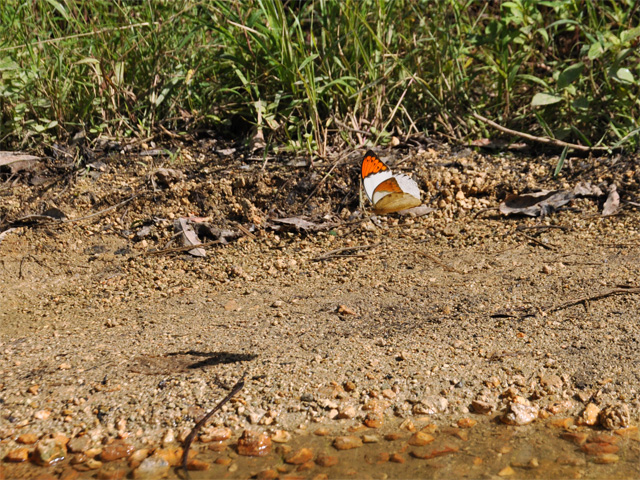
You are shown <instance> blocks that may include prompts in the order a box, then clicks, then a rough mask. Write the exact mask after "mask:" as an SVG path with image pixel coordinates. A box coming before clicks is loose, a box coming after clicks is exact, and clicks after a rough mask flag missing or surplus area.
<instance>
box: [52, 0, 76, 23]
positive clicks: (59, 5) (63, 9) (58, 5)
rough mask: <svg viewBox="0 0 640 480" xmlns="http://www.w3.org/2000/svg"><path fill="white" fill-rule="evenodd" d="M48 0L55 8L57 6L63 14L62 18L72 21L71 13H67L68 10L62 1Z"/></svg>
mask: <svg viewBox="0 0 640 480" xmlns="http://www.w3.org/2000/svg"><path fill="white" fill-rule="evenodd" d="M47 2H48V3H49V4H50V5H51V6H52V7H53V8H55V9H56V10H57V11H58V13H59V14H60V15H62V18H64V19H65V20H66V21H67V22H69V21H71V20H70V18H69V14H68V13H67V11H66V10H65V8H64V7H63V6H62V4H61V3H60V2H57V1H56V0H47Z"/></svg>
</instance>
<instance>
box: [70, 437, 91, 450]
mask: <svg viewBox="0 0 640 480" xmlns="http://www.w3.org/2000/svg"><path fill="white" fill-rule="evenodd" d="M90 446H91V439H90V438H89V437H88V436H87V435H83V436H82V437H75V438H72V439H71V440H70V441H69V443H68V444H67V448H68V449H69V451H70V452H73V453H82V452H86V451H87V450H88V449H89V447H90Z"/></svg>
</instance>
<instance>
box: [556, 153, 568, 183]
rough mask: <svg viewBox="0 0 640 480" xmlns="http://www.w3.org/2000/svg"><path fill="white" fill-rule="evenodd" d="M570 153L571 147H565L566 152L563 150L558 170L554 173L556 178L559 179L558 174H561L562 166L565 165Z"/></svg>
mask: <svg viewBox="0 0 640 480" xmlns="http://www.w3.org/2000/svg"><path fill="white" fill-rule="evenodd" d="M568 151H569V147H564V150H562V154H561V155H560V158H559V159H558V163H556V169H555V170H554V172H553V176H554V177H557V176H558V174H559V173H560V170H562V166H563V165H564V160H565V159H566V158H567V152H568Z"/></svg>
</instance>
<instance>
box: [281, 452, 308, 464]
mask: <svg viewBox="0 0 640 480" xmlns="http://www.w3.org/2000/svg"><path fill="white" fill-rule="evenodd" d="M312 458H313V452H312V451H311V450H310V449H308V448H301V449H300V450H297V451H295V452H291V453H290V454H288V455H286V456H285V458H284V461H285V463H289V464H291V465H302V464H303V463H306V462H308V461H309V460H311V459H312Z"/></svg>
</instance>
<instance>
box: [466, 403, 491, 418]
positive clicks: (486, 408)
mask: <svg viewBox="0 0 640 480" xmlns="http://www.w3.org/2000/svg"><path fill="white" fill-rule="evenodd" d="M471 408H472V409H473V411H474V412H475V413H479V414H481V415H485V414H487V413H491V411H492V410H493V409H494V406H493V405H492V404H491V403H488V402H483V401H481V400H473V401H472V402H471Z"/></svg>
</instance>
